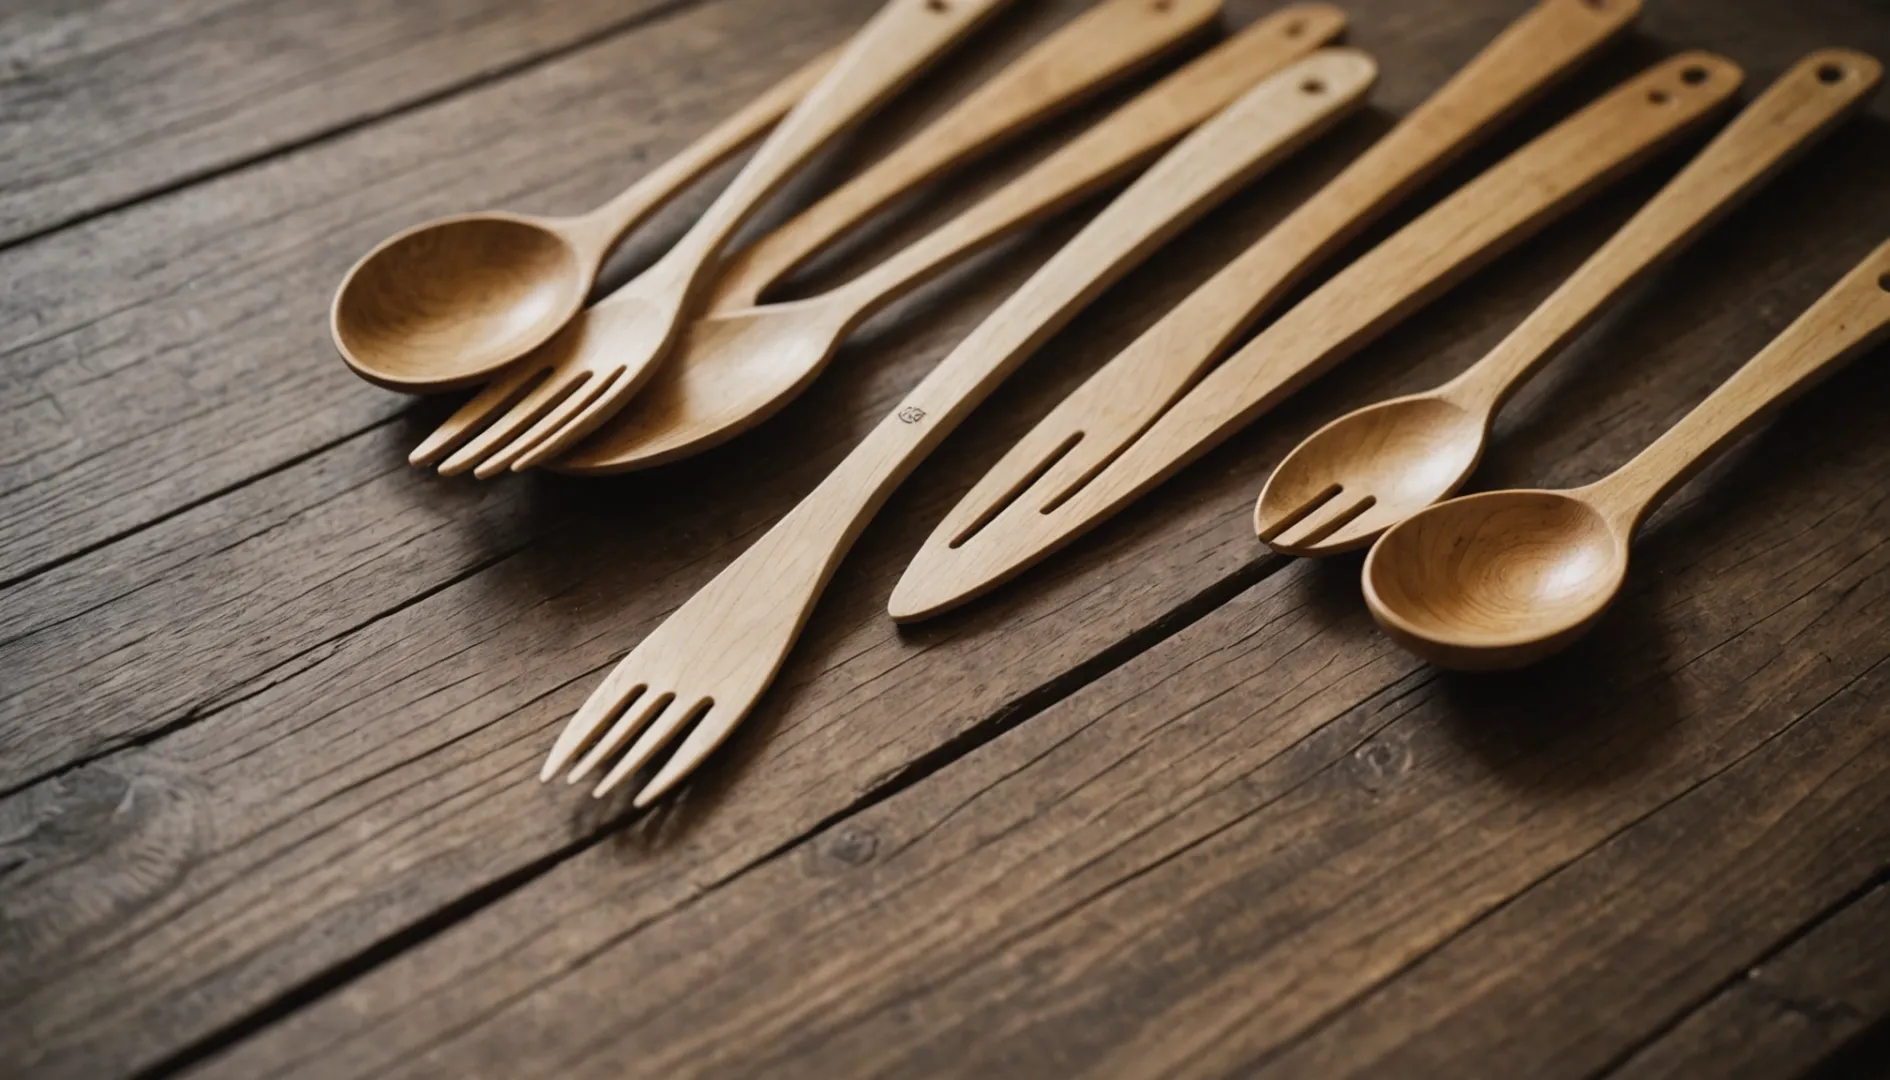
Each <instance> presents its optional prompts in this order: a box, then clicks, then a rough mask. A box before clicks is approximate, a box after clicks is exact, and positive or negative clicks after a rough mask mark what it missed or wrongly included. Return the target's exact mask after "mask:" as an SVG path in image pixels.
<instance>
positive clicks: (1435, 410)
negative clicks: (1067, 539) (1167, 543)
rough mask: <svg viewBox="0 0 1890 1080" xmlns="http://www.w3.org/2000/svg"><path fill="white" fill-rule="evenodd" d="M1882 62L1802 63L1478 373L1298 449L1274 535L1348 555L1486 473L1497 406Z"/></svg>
mask: <svg viewBox="0 0 1890 1080" xmlns="http://www.w3.org/2000/svg"><path fill="white" fill-rule="evenodd" d="M1882 71H1883V69H1882V67H1881V66H1880V65H1879V64H1878V63H1877V62H1876V61H1875V60H1873V59H1871V58H1870V57H1868V56H1866V55H1864V54H1862V53H1857V52H1851V51H1849V50H1844V49H1827V50H1824V51H1822V52H1817V53H1813V54H1811V55H1810V56H1807V57H1806V58H1805V59H1803V60H1801V61H1800V62H1799V63H1798V64H1797V65H1796V66H1794V67H1793V68H1792V69H1791V70H1790V71H1788V72H1786V73H1785V74H1784V75H1783V76H1781V77H1780V78H1779V80H1778V81H1777V82H1775V83H1773V84H1772V86H1771V87H1770V88H1769V89H1767V90H1766V92H1765V93H1764V94H1762V95H1760V97H1759V98H1758V100H1756V101H1754V102H1753V103H1752V104H1751V105H1750V106H1748V107H1747V108H1746V109H1745V110H1744V111H1743V112H1741V113H1740V114H1739V115H1738V116H1737V117H1736V118H1734V120H1733V122H1732V123H1730V124H1728V125H1727V126H1726V129H1725V130H1724V131H1722V132H1720V134H1719V136H1718V137H1717V138H1716V139H1714V140H1713V142H1712V143H1711V145H1709V146H1707V148H1706V149H1705V150H1703V151H1701V152H1700V154H1699V156H1697V157H1695V158H1694V159H1693V160H1692V162H1690V163H1689V164H1688V165H1687V167H1686V168H1685V169H1683V170H1682V171H1681V172H1680V174H1679V175H1678V176H1676V177H1674V179H1673V180H1672V182H1670V183H1669V184H1667V186H1666V187H1664V188H1662V189H1661V190H1660V193H1659V194H1657V195H1655V196H1654V197H1653V199H1651V200H1649V202H1648V203H1647V205H1646V206H1644V207H1642V208H1641V211H1640V212H1639V213H1638V214H1636V215H1634V218H1633V219H1632V220H1630V221H1629V222H1628V223H1627V224H1626V225H1624V226H1622V227H1621V230H1620V231H1619V232H1617V233H1615V235H1614V236H1613V237H1612V238H1610V239H1609V240H1608V242H1607V243H1606V244H1604V245H1602V247H1601V248H1600V250H1598V251H1596V252H1595V254H1594V255H1593V256H1592V257H1590V258H1589V260H1588V261H1587V262H1585V263H1583V264H1582V266H1581V268H1580V269H1579V270H1577V271H1575V273H1574V274H1573V275H1571V276H1570V277H1569V279H1568V280H1567V281H1566V282H1564V283H1563V284H1562V286H1561V287H1560V288H1558V289H1557V290H1556V291H1555V293H1554V294H1553V295H1552V296H1550V297H1549V298H1548V299H1547V300H1545V301H1543V303H1542V305H1541V306H1540V307H1538V308H1537V309H1536V310H1535V311H1534V312H1532V313H1531V314H1530V316H1529V317H1528V318H1527V319H1525V320H1523V322H1522V324H1521V325H1520V326H1518V327H1517V328H1516V329H1515V331H1514V332H1512V333H1511V334H1510V335H1509V336H1508V337H1506V338H1504V339H1503V341H1502V343H1501V344H1499V345H1498V346H1497V347H1496V348H1495V349H1493V350H1491V351H1490V353H1489V354H1488V355H1487V356H1485V357H1484V358H1483V359H1482V360H1479V361H1478V362H1477V363H1476V364H1475V365H1473V366H1472V367H1471V368H1470V369H1469V370H1467V371H1465V372H1464V373H1463V374H1461V375H1459V376H1457V377H1456V378H1455V379H1452V380H1451V381H1449V382H1447V383H1445V384H1444V385H1443V386H1440V387H1437V388H1436V389H1434V390H1429V391H1426V392H1424V393H1419V394H1409V395H1406V396H1404V397H1398V398H1392V399H1391V400H1389V401H1381V402H1378V403H1377V404H1375V405H1368V406H1366V407H1365V408H1362V409H1358V410H1356V411H1354V412H1351V413H1348V414H1346V415H1345V416H1342V417H1340V418H1338V419H1337V420H1334V421H1332V422H1331V423H1329V424H1327V425H1325V426H1324V427H1322V428H1320V429H1319V430H1318V431H1316V432H1314V433H1313V434H1312V435H1310V436H1308V437H1307V439H1306V441H1304V442H1302V443H1300V444H1299V446H1297V447H1295V448H1294V450H1293V452H1292V453H1290V454H1288V455H1287V456H1286V458H1285V460H1283V461H1281V462H1280V464H1279V467H1278V468H1276V469H1274V470H1273V475H1272V476H1271V477H1270V478H1269V479H1268V480H1267V484H1266V488H1265V490H1263V491H1262V492H1261V493H1260V499H1259V501H1258V503H1257V505H1256V506H1255V507H1254V529H1255V531H1256V532H1258V533H1259V535H1260V539H1262V540H1264V541H1266V543H1267V544H1269V545H1270V546H1272V548H1273V549H1274V550H1275V551H1278V552H1281V553H1282V554H1286V555H1312V556H1319V555H1335V554H1338V553H1339V552H1342V551H1351V550H1353V549H1355V548H1361V547H1364V546H1365V545H1367V544H1369V543H1371V542H1372V541H1373V540H1375V539H1377V538H1378V535H1379V534H1380V533H1382V532H1384V531H1385V530H1386V529H1387V528H1389V527H1391V526H1392V525H1394V524H1396V523H1397V522H1399V521H1401V520H1403V519H1405V518H1407V517H1410V516H1411V515H1412V514H1415V513H1417V512H1418V511H1419V510H1422V509H1423V508H1424V507H1426V506H1429V505H1430V504H1432V503H1434V502H1436V501H1438V500H1439V499H1444V498H1448V497H1449V496H1450V495H1451V494H1453V493H1454V492H1455V491H1456V490H1457V489H1458V488H1459V487H1461V486H1462V484H1463V482H1464V481H1465V480H1466V479H1468V478H1469V476H1470V473H1471V472H1472V471H1473V470H1474V469H1475V468H1476V466H1477V462H1478V460H1480V459H1481V458H1482V456H1483V448H1484V445H1485V443H1486V442H1487V441H1488V439H1489V433H1490V423H1491V421H1492V420H1493V419H1494V418H1495V416H1496V410H1497V409H1499V408H1501V407H1502V403H1503V401H1504V400H1506V399H1507V398H1508V397H1509V395H1510V393H1511V392H1513V391H1514V390H1515V388H1516V387H1517V386H1519V385H1521V384H1522V382H1523V380H1525V379H1527V378H1528V377H1529V375H1530V374H1531V373H1533V372H1535V371H1536V370H1538V369H1540V367H1541V366H1542V364H1543V363H1544V362H1545V361H1547V360H1548V359H1549V358H1551V357H1553V356H1555V355H1556V353H1558V352H1559V351H1560V350H1561V349H1562V347H1563V346H1565V345H1566V344H1568V343H1569V342H1570V341H1572V340H1574V339H1575V337H1576V336H1577V335H1579V334H1580V333H1581V332H1582V330H1583V329H1585V328H1586V327H1587V326H1589V325H1590V324H1591V323H1592V322H1593V321H1594V320H1595V318H1596V317H1597V316H1599V315H1600V314H1601V312H1602V311H1604V310H1605V309H1606V306H1607V304H1608V303H1609V302H1610V301H1612V300H1614V299H1615V298H1617V297H1619V296H1621V295H1622V294H1623V293H1624V292H1626V290H1627V288H1628V286H1629V285H1632V284H1633V283H1634V282H1636V281H1639V280H1642V279H1643V278H1645V277H1646V275H1647V274H1648V273H1649V272H1650V271H1652V270H1653V269H1654V268H1655V267H1657V266H1659V265H1661V264H1662V263H1664V262H1665V261H1666V260H1667V259H1669V258H1671V257H1672V256H1674V255H1676V254H1677V253H1679V252H1680V250H1681V249H1683V248H1685V247H1686V246H1687V245H1688V244H1689V243H1691V242H1692V241H1693V240H1694V238H1696V237H1698V236H1699V235H1700V234H1701V233H1703V232H1704V231H1706V229H1707V228H1708V227H1710V226H1711V225H1712V224H1713V222H1715V221H1717V220H1718V219H1719V218H1720V217H1722V216H1724V215H1725V214H1726V213H1727V212H1728V211H1730V210H1731V209H1732V208H1733V207H1735V206H1737V205H1738V204H1739V203H1740V202H1742V201H1744V199H1745V198H1746V196H1748V195H1750V194H1751V193H1752V192H1754V191H1756V190H1758V188H1759V186H1760V185H1761V184H1763V183H1764V182H1765V181H1766V180H1768V179H1770V178H1771V177H1772V176H1773V175H1774V174H1775V173H1776V172H1777V171H1778V169H1779V168H1780V167H1782V166H1783V165H1784V164H1785V163H1786V162H1787V161H1788V160H1790V159H1791V158H1793V157H1795V156H1796V155H1797V154H1798V153H1800V152H1802V151H1804V150H1805V149H1807V148H1809V147H1810V146H1811V145H1812V144H1813V143H1815V142H1816V141H1817V139H1818V138H1819V137H1820V136H1822V135H1823V134H1825V133H1826V132H1828V131H1830V130H1831V129H1832V128H1833V127H1834V126H1835V125H1836V124H1837V122H1838V121H1839V120H1841V119H1843V118H1844V117H1845V116H1847V115H1849V114H1850V113H1851V112H1852V111H1853V110H1855V109H1856V108H1857V107H1858V106H1860V105H1862V104H1863V102H1864V100H1865V99H1866V98H1867V97H1868V96H1869V93H1870V91H1871V90H1873V89H1875V88H1876V85H1877V80H1878V77H1879V76H1880V75H1881V74H1882Z"/></svg>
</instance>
